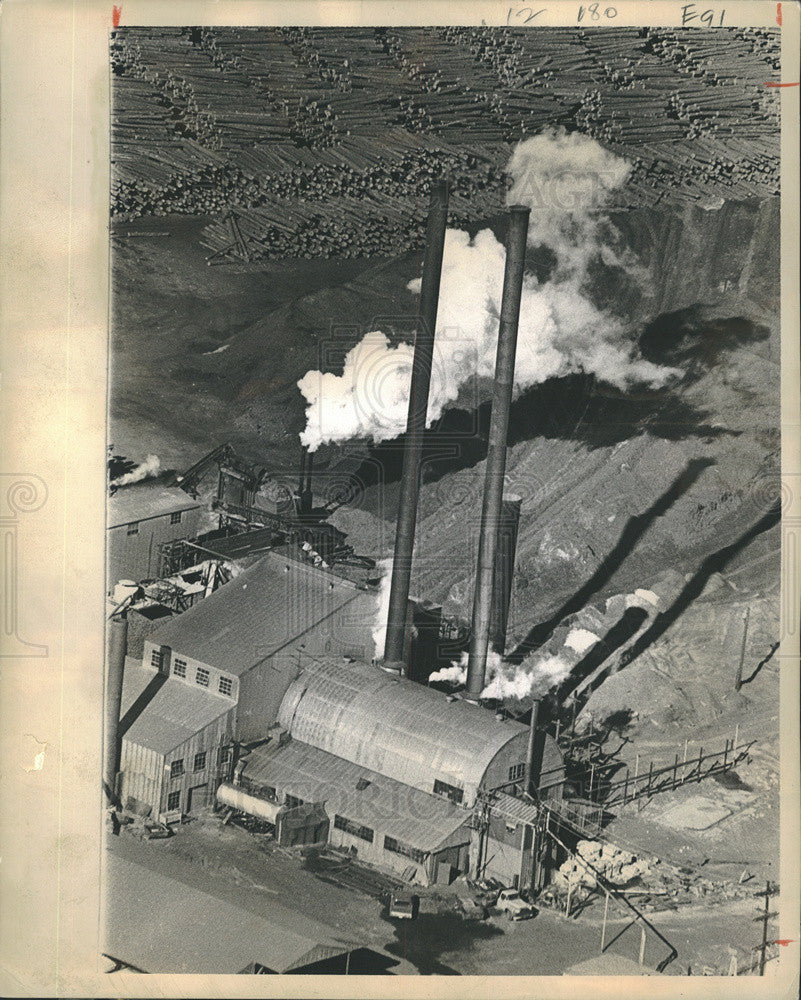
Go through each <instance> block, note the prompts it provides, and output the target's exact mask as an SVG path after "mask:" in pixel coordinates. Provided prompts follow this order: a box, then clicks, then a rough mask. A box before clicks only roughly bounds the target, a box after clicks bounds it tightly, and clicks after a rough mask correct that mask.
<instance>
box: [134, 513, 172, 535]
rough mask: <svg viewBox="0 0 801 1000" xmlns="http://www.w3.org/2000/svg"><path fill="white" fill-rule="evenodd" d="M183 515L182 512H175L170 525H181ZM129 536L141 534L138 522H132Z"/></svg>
mask: <svg viewBox="0 0 801 1000" xmlns="http://www.w3.org/2000/svg"><path fill="white" fill-rule="evenodd" d="M182 514H183V511H182V510H174V511H173V512H172V513H171V514H170V524H180V523H181V515H182ZM128 534H129V535H138V534H139V522H138V521H131V523H130V524H129V525H128Z"/></svg>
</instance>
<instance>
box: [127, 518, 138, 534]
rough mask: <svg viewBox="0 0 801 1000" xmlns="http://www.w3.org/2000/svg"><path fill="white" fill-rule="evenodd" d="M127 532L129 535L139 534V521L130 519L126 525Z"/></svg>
mask: <svg viewBox="0 0 801 1000" xmlns="http://www.w3.org/2000/svg"><path fill="white" fill-rule="evenodd" d="M128 534H129V535H138V534H139V522H138V521H131V523H130V524H129V525H128Z"/></svg>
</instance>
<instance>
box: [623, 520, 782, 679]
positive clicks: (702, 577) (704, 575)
mask: <svg viewBox="0 0 801 1000" xmlns="http://www.w3.org/2000/svg"><path fill="white" fill-rule="evenodd" d="M780 520H781V503H780V502H779V501H777V502H776V503H775V504H774V505H773V506H772V507H771V508H770V510H769V511H768V512H767V513H766V514H763V515H762V517H761V518H760V519H759V520H758V521H757V522H756V524H754V525H752V526H751V527H750V528H749V529H748V531H746V532H744V533H743V534H742V535H741V536H740V537H739V538H738V539H737V541H736V542H732V544H731V545H726V546H724V547H723V548H722V549H718V551H717V552H713V553H712V555H710V556H707V557H706V559H704V561H703V562H702V563H701V565H700V567H699V568H698V569H697V570H696V572H695V573H694V574H693V576H692V579H690V580H689V581H688V582H687V584H686V585H685V587H684V589H683V590H682V591H681V593H680V594H679V596H678V597H677V598H676V600H675V601H674V602H673V604H671V606H670V607H669V608H668V609H667V611H664V612H663V613H662V614H659V615H657V616H656V618H655V619H654V622H653V624H652V625H651V627H650V628H648V629H646V631H645V632H643V634H642V635H641V636H640V638H639V639H638V640H637V641H636V642H635V643H634V645H633V646H632V647H631V649H629V650H627V651H626V653H625V654H624V655H623V657H621V666H625V665H626V664H627V663H631V662H632V660H634V659H636V657H638V656H639V655H640V654H641V653H644V652H645V650H646V649H648V647H649V646H650V645H651V644H652V643H654V642H656V640H657V639H659V638H660V637H661V636H662V635H664V633H665V632H666V631H667V629H668V628H670V626H671V625H672V624H673V623H674V622H675V621H676V619H677V618H678V617H679V616H680V615H681V614H682V613H683V612H684V611H686V609H687V608H688V607H689V606H690V605H691V604H692V602H693V601H694V600H695V599H696V598H697V597H699V596H700V594H701V593H702V592H703V589H704V587H705V586H706V584H707V581H708V580H709V578H710V576H712V574H713V573H720V572H722V571H723V569H725V567H726V566H727V565H728V563H729V562H730V561H731V560H732V559H733V558H734V557H735V556H736V555H737V554H738V553H739V552H742V550H743V549H744V548H746V546H748V545H749V544H750V543H751V542H752V541H753V540H754V539H755V538H756V537H758V536H759V535H761V534H762V532H764V531H768V530H769V529H770V528H772V527H773V526H774V525H776V524H778V523H779V521H780Z"/></svg>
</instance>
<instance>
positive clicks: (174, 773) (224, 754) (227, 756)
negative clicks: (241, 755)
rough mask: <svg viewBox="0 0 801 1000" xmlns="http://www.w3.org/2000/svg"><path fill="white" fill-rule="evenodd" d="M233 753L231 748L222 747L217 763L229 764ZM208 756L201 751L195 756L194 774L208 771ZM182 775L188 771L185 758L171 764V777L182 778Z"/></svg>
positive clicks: (193, 763)
mask: <svg viewBox="0 0 801 1000" xmlns="http://www.w3.org/2000/svg"><path fill="white" fill-rule="evenodd" d="M232 753H233V750H232V748H231V747H221V748H220V751H219V753H218V755H217V762H218V763H219V764H228V763H229V762H230V760H231V754H232ZM207 756H208V754H207V753H206V751H205V750H199V751H198V752H197V753H196V754H195V758H194V761H193V762H192V771H193V773H197V772H198V771H205V770H206V759H207ZM182 774H186V770H185V768H184V759H183V757H180V758H178V760H174V761H172V762H171V763H170V777H171V778H180V777H181V775H182Z"/></svg>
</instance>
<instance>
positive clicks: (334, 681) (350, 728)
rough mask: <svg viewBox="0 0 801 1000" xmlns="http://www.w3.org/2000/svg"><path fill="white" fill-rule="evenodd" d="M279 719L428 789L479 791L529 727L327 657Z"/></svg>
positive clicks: (300, 735) (292, 691)
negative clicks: (446, 786) (445, 786)
mask: <svg viewBox="0 0 801 1000" xmlns="http://www.w3.org/2000/svg"><path fill="white" fill-rule="evenodd" d="M278 720H279V722H280V723H281V725H282V726H284V728H285V729H288V730H289V731H290V732H291V733H292V736H293V737H295V739H298V740H301V741H302V742H304V743H310V744H311V745H312V746H316V747H319V748H320V749H321V750H327V751H328V752H329V753H332V754H334V755H335V756H337V757H343V758H345V759H346V760H350V761H353V762H354V763H357V764H361V765H362V766H363V767H367V768H370V769H371V770H373V771H377V772H378V773H379V774H385V775H387V777H390V778H395V779H396V780H397V781H401V782H403V783H404V784H407V785H413V786H414V787H415V788H420V789H422V790H423V791H426V792H430V791H432V790H433V782H434V780H435V779H436V778H439V779H441V780H442V781H445V782H448V783H450V784H455V785H457V786H462V787H464V788H465V789H466V791H467V792H468V797H469V796H470V794H471V793H473V794H474V792H475V789H477V788H478V786H479V785H480V784H481V780H482V778H483V777H484V773H485V772H486V770H487V767H488V766H489V764H490V762H491V761H492V759H493V758H494V757H495V755H496V754H497V753H498V751H499V750H500V749H501V748H502V747H503V746H505V744H507V743H508V742H509V740H511V739H514V738H515V736H518V735H519V734H520V733H525V732H526V731H527V730H526V726H523V725H521V724H520V723H519V722H514V721H511V720H506V721H501V720H500V719H497V718H496V717H495V715H494V714H493V713H492V712H490V711H488V710H487V709H485V708H482V707H480V706H479V705H473V704H470V703H469V702H466V701H462V700H461V699H457V700H455V701H449V700H448V699H447V697H446V696H445V695H444V694H442V693H441V692H439V691H436V690H434V689H433V688H429V687H426V686H425V685H422V684H417V683H414V682H413V681H409V680H406V679H405V678H397V677H393V676H392V675H390V674H388V673H385V672H384V671H383V670H380V669H379V668H378V667H370V666H367V665H366V664H362V663H350V664H346V663H343V662H341V661H339V660H334V659H331V658H329V659H325V660H322V661H319V662H315V663H311V664H309V665H308V666H306V667H304V669H303V672H302V673H301V675H300V676H299V677H298V678H297V680H295V681H294V682H293V683H292V685H290V687H289V689H288V691H287V693H286V695H285V696H284V700H283V701H282V703H281V708H280V709H279V713H278Z"/></svg>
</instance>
